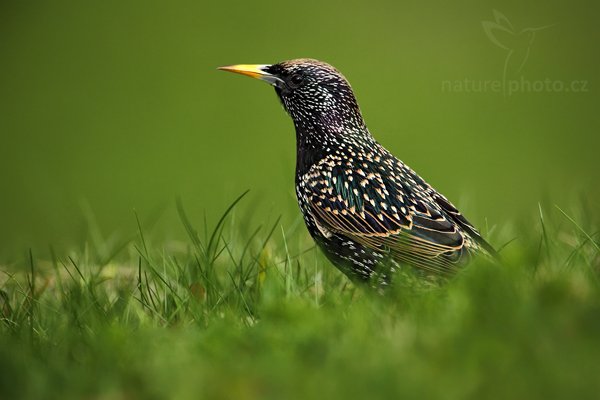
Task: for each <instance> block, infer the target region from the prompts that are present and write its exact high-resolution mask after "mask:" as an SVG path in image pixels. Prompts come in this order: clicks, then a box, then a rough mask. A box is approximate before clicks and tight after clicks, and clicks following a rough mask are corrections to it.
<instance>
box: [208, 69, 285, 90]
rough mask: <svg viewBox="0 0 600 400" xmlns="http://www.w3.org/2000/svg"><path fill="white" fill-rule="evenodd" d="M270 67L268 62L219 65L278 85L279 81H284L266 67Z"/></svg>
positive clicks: (230, 70)
mask: <svg viewBox="0 0 600 400" xmlns="http://www.w3.org/2000/svg"><path fill="white" fill-rule="evenodd" d="M269 67H270V65H268V64H238V65H228V66H226V67H219V68H218V69H220V70H222V71H229V72H235V73H236V74H241V75H246V76H249V77H251V78H256V79H260V80H261V81H265V82H267V83H269V84H271V85H273V86H275V85H277V83H278V82H283V81H282V80H281V79H279V78H278V77H277V76H275V75H272V74H270V73H268V72H266V69H267V68H269Z"/></svg>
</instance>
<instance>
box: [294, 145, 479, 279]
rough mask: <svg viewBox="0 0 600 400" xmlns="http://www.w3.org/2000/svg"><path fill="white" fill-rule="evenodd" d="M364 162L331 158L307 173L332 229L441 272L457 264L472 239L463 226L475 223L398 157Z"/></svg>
mask: <svg viewBox="0 0 600 400" xmlns="http://www.w3.org/2000/svg"><path fill="white" fill-rule="evenodd" d="M377 158H379V159H378V160H377ZM358 161H359V162H354V163H348V162H345V161H340V160H336V158H335V157H333V158H332V157H329V158H326V159H323V160H321V162H320V163H318V164H317V165H315V166H314V167H313V169H312V170H311V171H309V173H308V174H307V175H305V179H304V181H303V182H302V184H303V185H304V186H305V189H306V190H305V193H308V195H307V196H306V200H307V202H308V204H309V206H310V209H311V211H312V213H313V215H314V216H316V217H317V218H318V220H319V221H320V222H322V223H323V224H325V227H326V228H327V229H328V230H330V231H332V232H335V233H337V234H341V235H343V236H346V237H348V238H351V239H352V240H355V241H356V242H358V243H361V244H363V245H365V246H367V247H369V248H372V249H374V250H377V251H382V252H387V253H389V254H390V255H391V256H392V257H393V258H394V259H396V260H398V261H400V262H405V263H408V264H411V265H414V266H416V267H419V268H422V269H424V270H427V271H431V272H436V273H449V272H450V271H451V270H452V269H454V267H455V266H456V263H457V262H458V261H459V259H460V258H461V255H462V253H463V250H464V248H465V244H466V242H467V241H466V239H465V231H464V230H463V229H461V228H462V225H464V226H465V227H469V228H470V229H469V230H472V231H473V232H475V233H476V230H475V228H473V227H472V226H471V225H470V224H469V223H468V222H467V221H466V219H464V217H462V216H461V215H460V214H459V213H458V211H457V210H456V208H454V206H452V205H451V203H450V202H448V201H447V200H446V199H445V198H444V197H443V196H441V195H439V194H438V193H437V192H435V190H434V189H432V188H431V187H430V186H429V185H428V184H427V183H425V182H424V181H423V180H422V179H421V178H420V177H419V176H418V175H417V174H416V173H414V172H413V171H412V170H410V169H409V168H408V167H406V166H405V165H404V164H403V163H402V162H400V161H399V160H397V159H396V158H394V157H393V156H391V157H389V158H387V159H382V158H381V157H371V158H370V159H369V158H364V159H363V160H358ZM349 164H351V165H349Z"/></svg>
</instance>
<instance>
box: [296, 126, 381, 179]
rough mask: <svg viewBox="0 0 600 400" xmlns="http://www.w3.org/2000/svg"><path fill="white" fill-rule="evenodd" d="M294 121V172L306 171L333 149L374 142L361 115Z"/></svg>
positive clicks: (333, 151) (302, 172) (332, 151)
mask: <svg viewBox="0 0 600 400" xmlns="http://www.w3.org/2000/svg"><path fill="white" fill-rule="evenodd" d="M312 121H314V122H316V123H311V121H309V120H306V119H303V120H302V121H300V122H299V121H296V120H294V126H295V128H296V172H297V173H298V174H300V175H302V174H304V173H306V172H307V171H308V169H310V167H311V166H313V165H314V164H315V163H317V162H318V161H319V160H321V159H322V158H324V157H326V156H327V155H328V154H332V153H335V151H336V150H337V149H340V148H347V146H355V147H356V146H360V145H361V144H362V143H368V142H371V141H374V139H373V138H372V136H371V134H370V133H369V131H368V129H367V127H366V125H365V123H364V121H363V119H362V116H361V115H360V114H357V118H347V119H343V118H339V119H338V118H337V117H335V118H334V116H332V115H331V114H329V115H328V116H327V117H326V118H318V119H315V120H312Z"/></svg>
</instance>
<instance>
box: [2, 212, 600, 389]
mask: <svg viewBox="0 0 600 400" xmlns="http://www.w3.org/2000/svg"><path fill="white" fill-rule="evenodd" d="M179 211H180V216H181V219H182V222H183V225H184V226H185V228H186V230H187V232H188V234H189V239H188V240H187V241H185V242H167V243H153V242H152V240H151V238H148V237H146V235H145V234H144V228H143V226H142V225H143V224H140V230H139V234H138V236H137V238H135V239H134V240H133V241H132V242H127V243H125V244H124V245H123V246H121V245H117V244H114V245H112V246H108V247H102V246H100V247H102V249H99V248H94V247H93V246H91V245H88V246H87V247H84V248H82V249H80V250H77V251H73V252H72V253H71V254H67V255H64V256H63V255H55V256H54V257H52V258H51V259H49V260H44V259H40V258H37V257H36V255H35V251H34V250H32V251H31V253H30V254H28V257H27V260H25V261H23V262H22V263H15V264H13V265H5V266H3V267H2V268H1V269H2V271H3V278H2V284H1V286H0V288H1V291H0V294H1V297H0V306H1V311H2V323H1V324H0V335H1V340H0V398H4V399H21V398H22V399H40V398H60V399H69V398H86V399H154V398H156V399H159V398H177V399H186V398H190V399H199V398H233V399H283V398H286V399H288V398H291V399H294V398H297V399H307V398H332V399H336V398H340V399H342V398H370V399H371V398H373V399H375V398H386V399H387V398H443V399H463V398H475V399H483V398H496V399H509V398H510V399H532V398H544V399H549V398H577V399H585V398H597V393H598V392H599V391H600V381H599V380H598V379H597V365H598V360H600V296H599V295H600V284H599V281H598V272H599V271H600V255H599V254H600V248H599V246H598V236H597V229H598V226H597V225H594V223H593V222H586V223H585V224H582V223H580V222H578V221H583V220H585V218H583V217H582V216H581V215H578V214H577V213H573V214H571V213H567V212H563V211H562V210H560V209H557V208H555V207H554V208H551V209H549V210H546V212H544V213H542V210H541V209H540V214H539V215H536V216H535V217H532V219H531V221H532V223H531V224H528V225H529V226H528V227H526V228H516V227H512V228H498V229H497V230H496V231H495V233H494V231H493V230H491V231H490V232H489V235H488V236H491V238H492V241H493V242H494V244H496V245H497V247H502V244H504V243H507V242H509V241H510V243H508V244H507V245H506V246H505V247H504V248H502V249H501V254H502V256H503V262H502V263H501V265H496V264H494V263H491V262H489V261H488V260H485V259H480V260H475V261H474V262H473V263H472V264H471V265H469V266H468V267H467V268H465V269H464V270H463V271H461V272H460V273H458V274H457V275H456V276H455V277H454V278H452V279H450V280H448V281H443V282H442V281H432V280H423V279H421V278H419V277H417V276H416V275H415V274H413V273H412V272H411V271H410V270H405V271H404V272H402V273H400V274H399V275H398V276H397V277H396V280H395V285H394V287H392V288H391V289H389V290H388V291H387V292H385V293H379V292H374V291H372V290H369V289H368V288H363V287H356V286H353V285H352V284H351V283H350V282H349V281H347V279H346V278H345V277H344V276H343V275H341V274H340V273H339V272H338V271H337V270H335V269H334V268H333V267H332V266H331V265H330V264H329V263H328V262H327V261H326V260H325V259H324V258H323V256H322V255H321V254H320V253H319V251H318V250H317V249H315V248H314V246H313V245H312V242H311V241H310V239H309V238H308V237H307V234H306V233H305V232H304V231H302V230H300V229H297V230H295V231H294V233H292V234H290V232H289V230H287V228H288V227H285V226H282V224H281V223H280V222H276V223H274V224H273V225H271V226H263V227H261V228H260V229H258V227H257V230H256V231H253V230H252V229H246V228H247V227H246V228H245V229H239V226H237V225H236V224H235V223H233V222H231V221H232V219H231V215H229V216H228V215H224V217H223V218H222V219H221V222H219V223H218V224H217V225H216V227H213V228H212V229H208V228H210V227H202V228H201V229H200V231H203V232H205V233H204V234H199V233H198V232H197V230H196V228H195V225H194V223H192V222H190V221H189V220H188V219H187V217H186V215H185V212H184V211H183V208H180V209H179ZM546 214H549V215H551V218H549V217H544V216H545V215H546ZM588 221H589V220H588ZM246 231H248V232H255V233H251V234H242V233H240V232H246ZM513 238H514V240H512V241H511V239H513ZM502 242H503V243H502Z"/></svg>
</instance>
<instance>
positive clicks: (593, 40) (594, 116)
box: [0, 0, 600, 261]
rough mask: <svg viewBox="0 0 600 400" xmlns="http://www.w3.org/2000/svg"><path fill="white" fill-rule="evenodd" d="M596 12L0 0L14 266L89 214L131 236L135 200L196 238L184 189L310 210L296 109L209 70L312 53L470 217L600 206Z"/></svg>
mask: <svg viewBox="0 0 600 400" xmlns="http://www.w3.org/2000/svg"><path fill="white" fill-rule="evenodd" d="M597 9H598V7H597V5H596V4H595V3H592V2H589V1H574V2H546V1H540V0H536V1H534V2H529V3H523V2H522V1H507V2H503V4H502V5H501V6H500V5H498V4H497V3H496V2H492V1H481V2H476V3H474V2H466V1H462V2H453V3H451V4H450V3H448V4H447V3H443V2H439V3H438V4H434V3H427V2H419V1H403V2H393V1H371V2H368V3H367V2H359V1H344V2H341V1H339V2H328V3H325V2H322V1H313V0H306V1H302V2H293V3H284V2H280V1H271V0H263V1H260V2H250V1H245V2H198V1H172V2H168V3H167V2H155V1H129V2H123V1H102V2H84V1H67V0H60V1H59V0H55V1H37V2H16V1H2V2H0V57H1V59H0V60H1V61H0V135H1V136H0V137H1V139H2V140H1V145H0V187H1V192H0V243H1V245H0V261H2V260H7V259H11V258H12V257H16V256H22V254H23V253H24V251H25V250H26V249H28V248H34V249H38V250H37V251H38V252H41V253H43V252H44V251H46V250H47V249H48V247H49V246H54V247H55V248H57V249H67V248H69V246H72V245H73V244H74V243H81V242H82V241H83V240H85V236H86V235H87V234H88V233H87V232H88V229H87V228H86V226H87V225H89V224H90V223H91V222H90V221H94V222H93V223H94V224H95V225H97V227H98V229H99V231H100V232H102V233H103V234H104V235H108V234H111V233H113V232H116V233H117V234H119V235H122V236H127V235H128V234H130V233H132V232H135V231H136V229H137V226H136V221H135V215H134V211H133V210H134V209H135V210H136V211H137V212H138V213H139V215H140V216H141V217H142V219H149V220H151V219H153V218H154V216H155V215H160V218H159V219H158V224H157V225H156V226H155V228H154V229H155V230H156V231H157V232H158V234H159V235H163V236H164V237H165V238H176V237H179V236H183V235H184V232H183V229H182V228H181V223H180V221H179V219H178V217H177V214H176V211H175V206H174V204H175V199H176V198H177V197H178V196H179V197H181V199H182V200H183V202H184V204H185V207H186V210H187V212H188V213H189V214H190V216H191V217H192V218H193V219H195V220H198V219H201V218H202V217H203V215H204V213H206V215H207V218H208V219H216V218H217V216H218V214H220V213H221V212H222V211H223V210H224V208H226V206H227V205H228V204H229V203H230V202H231V201H232V200H233V199H234V198H235V197H237V195H239V194H240V193H241V192H243V191H244V190H246V189H250V190H251V193H250V196H249V199H246V200H245V206H244V207H243V208H242V210H244V212H245V213H248V214H251V215H252V216H253V218H257V219H262V218H272V217H273V216H277V215H282V217H283V223H284V224H291V223H294V221H297V219H298V217H299V212H298V211H297V208H296V201H295V196H294V186H293V185H294V163H295V148H294V146H295V141H294V140H295V139H294V131H293V126H292V123H291V121H290V120H289V118H288V117H287V116H286V115H285V113H284V112H283V110H282V109H281V107H280V105H279V102H278V100H277V99H276V96H275V94H274V93H273V90H272V89H271V88H270V87H268V86H267V85H265V84H263V83H260V82H258V81H255V80H251V79H247V78H244V77H241V76H234V75H232V74H227V73H223V72H218V71H216V69H215V68H216V67H218V66H220V65H228V64H235V63H273V62H278V61H281V60H285V59H290V58H298V57H311V58H318V59H321V60H324V61H327V62H329V63H331V64H333V65H335V66H336V67H337V68H338V69H340V70H341V71H342V72H343V73H344V74H345V75H346V77H347V78H348V79H349V80H350V82H351V83H352V85H353V87H354V89H355V92H356V95H357V97H358V100H359V103H360V105H361V108H362V111H363V114H364V116H365V119H366V121H367V124H368V126H369V128H370V129H371V131H372V132H373V134H374V135H375V137H376V138H377V139H378V140H379V141H380V142H381V143H382V144H384V145H385V146H386V147H387V148H388V149H390V150H391V151H392V152H393V153H394V154H395V155H397V156H398V157H399V158H401V159H403V160H404V161H405V162H406V163H408V164H409V165H410V166H411V167H412V168H413V169H415V170H416V171H417V172H418V173H419V174H421V175H422V176H423V177H424V178H425V179H426V180H428V181H429V182H430V183H431V184H432V185H434V186H435V187H436V188H437V189H439V190H440V191H442V192H443V193H444V194H446V195H447V197H449V198H450V199H451V200H452V201H453V202H454V203H456V204H457V205H458V206H459V208H462V209H463V210H464V211H465V214H467V216H468V217H469V218H470V219H471V220H472V221H473V222H474V223H475V224H476V225H478V226H484V225H487V224H489V225H499V226H502V225H503V224H505V223H508V222H514V221H518V220H523V221H524V220H527V219H531V218H533V217H534V216H535V215H536V214H537V208H538V202H540V201H542V202H549V203H550V204H558V205H560V206H561V207H565V208H567V209H568V205H569V204H573V202H574V201H579V199H581V198H583V199H584V201H585V202H587V203H588V204H589V205H591V209H597V207H598V205H599V203H600V189H599V187H598V184H597V183H598V180H599V178H600V158H599V154H598V153H599V149H600V138H599V132H600V113H599V112H598V105H599V104H600V103H599V100H600V96H599V93H600V91H599V90H598V86H597V83H598V77H599V75H600V68H599V67H600V65H599V64H600V60H599V58H598V54H600V52H599V48H598V47H599V45H598V43H600V37H599V36H600V35H599V30H598V13H597V12H596V11H597ZM494 10H496V11H494ZM537 28H543V29H537ZM507 59H508V62H507ZM513 80H514V81H513ZM485 82H489V83H487V84H486V83H485ZM495 82H498V83H495ZM511 82H512V83H514V82H517V83H516V84H515V85H513V87H512V88H511V92H510V93H507V90H506V88H507V86H509V85H507V84H510V85H512V83H511ZM537 82H549V84H548V83H544V87H543V88H542V87H541V86H540V84H539V83H537ZM498 85H501V90H498V87H499V86H498ZM530 87H531V88H530ZM528 88H530V89H528Z"/></svg>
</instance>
